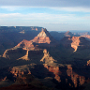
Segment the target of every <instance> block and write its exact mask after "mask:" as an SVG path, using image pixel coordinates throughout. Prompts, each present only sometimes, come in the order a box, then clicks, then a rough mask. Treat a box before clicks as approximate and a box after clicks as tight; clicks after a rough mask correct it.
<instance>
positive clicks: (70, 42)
mask: <svg viewBox="0 0 90 90" xmlns="http://www.w3.org/2000/svg"><path fill="white" fill-rule="evenodd" d="M61 43H62V44H63V45H64V46H65V47H68V46H69V47H72V48H73V49H74V52H76V51H77V49H78V47H79V46H80V47H87V46H89V45H90V42H89V41H88V40H86V39H85V38H84V37H76V36H73V37H64V38H63V39H62V40H61Z"/></svg>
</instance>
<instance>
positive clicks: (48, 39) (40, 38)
mask: <svg viewBox="0 0 90 90" xmlns="http://www.w3.org/2000/svg"><path fill="white" fill-rule="evenodd" d="M32 41H33V42H35V43H47V44H52V43H55V42H56V40H55V39H54V38H53V37H52V36H51V35H50V33H49V32H48V31H47V30H46V29H42V31H41V32H40V33H39V34H38V35H37V36H36V37H35V38H34V39H33V40H32Z"/></svg>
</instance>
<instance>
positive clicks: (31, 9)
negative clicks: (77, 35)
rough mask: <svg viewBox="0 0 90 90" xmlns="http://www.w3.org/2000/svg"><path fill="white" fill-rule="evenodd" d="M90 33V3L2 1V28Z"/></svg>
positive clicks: (77, 0) (87, 0)
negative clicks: (22, 27)
mask: <svg viewBox="0 0 90 90" xmlns="http://www.w3.org/2000/svg"><path fill="white" fill-rule="evenodd" d="M2 25H4V26H41V27H45V28H47V29H48V30H49V31H52V30H56V31H66V30H90V0H0V26H2Z"/></svg>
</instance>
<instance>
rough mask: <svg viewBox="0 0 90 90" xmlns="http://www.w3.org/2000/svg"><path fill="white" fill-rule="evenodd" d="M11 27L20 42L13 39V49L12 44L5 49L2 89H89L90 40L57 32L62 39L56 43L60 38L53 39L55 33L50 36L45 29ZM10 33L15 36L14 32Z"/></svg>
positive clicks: (1, 65) (0, 74)
mask: <svg viewBox="0 0 90 90" xmlns="http://www.w3.org/2000/svg"><path fill="white" fill-rule="evenodd" d="M2 28H3V27H1V28H0V30H1V31H0V32H1V33H3V32H4V31H3V29H2ZM4 28H6V29H8V28H9V27H4ZM10 28H12V29H13V30H14V31H15V32H16V33H14V34H15V35H17V37H18V39H16V37H13V39H12V40H11V39H10V40H11V42H12V43H10V42H8V43H10V44H12V45H11V46H10V44H9V46H10V48H9V46H7V47H6V48H3V50H2V51H3V53H2V54H1V56H0V90H11V88H13V90H14V89H15V88H16V87H20V88H18V89H17V90H21V89H22V88H25V89H26V90H28V88H29V89H31V90H34V89H35V90H38V89H40V90H45V89H47V90H81V89H82V90H85V89H86V88H87V85H88V84H89V83H90V73H89V71H90V50H89V49H90V41H89V40H88V39H86V38H85V37H83V36H75V35H74V34H72V33H71V32H69V31H68V32H65V33H58V35H61V36H59V37H60V38H59V39H57V40H56V38H57V37H58V36H57V37H56V38H54V37H55V36H54V37H53V33H52V32H51V34H50V32H49V31H47V29H46V28H43V27H19V26H18V27H17V26H16V27H10ZM24 29H25V30H24ZM29 29H30V30H29ZM18 30H19V31H18ZM28 30H29V31H28ZM5 32H6V30H5ZM11 33H12V35H14V34H13V32H10V34H11ZM12 35H11V36H12ZM15 35H14V36H15ZM18 35H19V36H20V37H19V36H18ZM30 35H31V36H30ZM3 36H4V34H2V37H3ZM9 38H10V37H9ZM7 39H8V38H7ZM7 41H9V40H7ZM2 43H3V42H2ZM2 43H1V45H3V44H2ZM5 43H6V41H5ZM3 47H4V46H3Z"/></svg>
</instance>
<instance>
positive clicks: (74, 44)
mask: <svg viewBox="0 0 90 90" xmlns="http://www.w3.org/2000/svg"><path fill="white" fill-rule="evenodd" d="M71 40H72V43H71V47H72V48H74V52H76V51H77V49H78V46H79V44H80V37H75V36H73V37H72V39H71Z"/></svg>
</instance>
